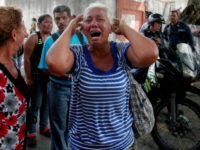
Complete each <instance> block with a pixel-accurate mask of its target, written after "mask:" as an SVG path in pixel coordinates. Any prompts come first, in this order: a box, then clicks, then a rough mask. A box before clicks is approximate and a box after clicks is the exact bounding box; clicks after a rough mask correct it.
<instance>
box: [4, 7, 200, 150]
mask: <svg viewBox="0 0 200 150" xmlns="http://www.w3.org/2000/svg"><path fill="white" fill-rule="evenodd" d="M179 13H180V12H179V11H178V10H173V11H171V13H170V23H169V24H167V25H166V26H165V28H164V30H163V31H162V24H163V23H164V22H165V20H164V19H163V17H162V15H160V14H157V13H149V12H148V13H147V18H148V19H147V22H146V23H145V24H144V25H143V26H142V27H141V29H140V32H137V31H135V30H134V29H132V28H130V27H129V26H128V25H127V24H126V23H125V22H124V21H123V20H118V19H116V20H114V21H111V19H110V18H109V17H108V16H109V15H108V9H107V7H106V6H104V5H103V4H100V3H93V4H91V5H90V6H89V7H88V8H87V9H86V10H85V11H84V13H83V16H74V15H72V14H71V10H70V7H68V6H65V5H59V6H56V7H55V8H54V10H53V16H51V15H49V14H41V15H40V16H39V17H38V18H32V25H31V29H30V32H29V33H27V31H26V29H25V26H24V22H23V15H22V11H21V10H20V9H18V8H15V7H10V6H1V7H0V17H1V18H4V19H1V21H0V78H1V79H0V87H1V89H0V90H1V91H0V92H1V93H0V94H1V99H0V128H1V129H2V130H0V131H1V133H0V149H17V148H18V149H24V148H25V146H26V145H27V146H28V147H36V146H37V142H39V141H37V134H38V132H37V128H36V124H37V122H38V119H39V121H40V122H39V123H38V124H39V134H41V135H43V136H46V137H49V138H51V149H52V150H61V149H63V150H66V149H68V147H70V149H91V148H93V149H101V148H104V149H118V148H120V149H134V148H135V138H134V131H133V130H132V127H131V124H132V122H133V120H134V118H133V117H132V115H131V114H130V111H129V105H128V100H129V97H128V94H127V93H128V92H129V88H130V87H129V84H128V77H127V74H126V73H125V70H124V66H123V64H121V63H120V60H121V59H126V63H127V64H128V65H129V66H130V67H137V68H139V69H138V71H143V72H147V70H148V66H149V65H150V64H152V63H153V62H154V61H155V60H156V59H157V57H158V49H159V50H160V53H159V56H160V57H162V56H161V55H162V52H161V51H162V50H164V49H165V48H166V47H163V46H165V45H164V40H167V41H168V42H169V46H170V47H171V48H172V49H175V47H176V45H177V44H178V43H188V44H189V45H190V46H191V47H192V50H193V51H195V45H194V39H193V35H195V36H199V34H200V32H199V31H196V32H194V33H192V32H191V30H190V28H189V27H188V26H187V25H186V24H185V23H182V22H180V21H179V18H178V17H179ZM24 15H25V14H24ZM12 16H14V17H13V18H12ZM6 18H7V19H6ZM12 19H15V20H12ZM53 21H55V24H56V26H57V31H56V32H55V33H52V28H53ZM80 24H81V26H80ZM80 27H81V30H80V31H78V30H77V28H78V29H80ZM36 29H37V30H36ZM111 32H114V33H116V34H119V35H121V34H122V35H124V36H125V37H126V38H127V39H128V41H129V42H126V43H125V42H118V43H116V42H113V41H112V42H111V41H109V40H108V37H109V34H110V33H111ZM118 52H119V53H120V54H119V55H118V54H117V53H118ZM13 58H14V60H15V61H13ZM22 58H23V60H22ZM20 68H22V69H21V71H23V72H24V73H23V75H24V79H23V77H22V76H21V73H20ZM141 68H142V69H141ZM144 78H145V76H144ZM141 80H144V79H141ZM72 83H73V84H72ZM8 103H11V104H12V105H13V106H12V107H11V106H10V105H8ZM113 103H114V105H113ZM69 106H70V107H69ZM69 108H70V109H69ZM115 110H116V111H115ZM38 115H39V116H38ZM68 119H69V120H68ZM68 124H69V126H68ZM13 135H14V136H13ZM26 136H27V138H25V137H26ZM8 138H10V139H11V141H10V142H8V140H6V139H8Z"/></svg>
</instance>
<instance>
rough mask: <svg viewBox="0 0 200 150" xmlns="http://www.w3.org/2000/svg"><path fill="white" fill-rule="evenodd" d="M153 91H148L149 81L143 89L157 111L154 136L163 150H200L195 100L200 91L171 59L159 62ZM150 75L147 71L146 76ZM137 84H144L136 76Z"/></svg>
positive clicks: (199, 120)
mask: <svg viewBox="0 0 200 150" xmlns="http://www.w3.org/2000/svg"><path fill="white" fill-rule="evenodd" d="M153 68H154V69H155V70H154V73H155V74H154V77H153V84H152V85H153V86H151V87H152V88H151V90H147V89H148V88H146V87H147V83H148V84H151V83H152V82H151V81H152V80H151V81H149V80H148V79H146V80H145V82H143V84H142V85H143V87H144V90H145V92H146V93H147V96H148V97H149V99H150V101H151V102H152V105H153V107H154V115H155V125H154V128H153V130H152V132H151V135H152V137H153V139H154V141H155V142H156V144H157V145H158V146H159V148H160V149H162V150H190V149H192V150H199V149H200V106H199V105H198V103H197V102H196V101H195V100H194V99H193V97H194V96H192V97H189V96H188V95H191V94H192V95H195V94H197V95H198V96H200V89H198V88H197V87H195V86H193V83H192V82H191V80H187V79H185V78H183V76H182V75H181V73H180V72H179V71H177V68H175V67H174V66H173V65H172V63H171V62H170V61H169V60H168V59H164V58H160V59H158V60H157V61H156V62H155V64H154V67H153ZM144 72H146V71H143V73H144ZM133 75H134V76H135V78H136V80H138V81H139V82H140V83H141V81H142V80H141V79H139V78H138V76H139V77H144V75H143V76H142V75H138V74H137V75H136V74H134V73H133Z"/></svg>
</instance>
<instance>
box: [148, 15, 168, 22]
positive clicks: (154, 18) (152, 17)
mask: <svg viewBox="0 0 200 150" xmlns="http://www.w3.org/2000/svg"><path fill="white" fill-rule="evenodd" d="M148 20H149V23H150V24H152V23H154V22H160V23H165V20H164V18H163V16H162V15H161V14H157V13H155V14H151V15H150V16H149V18H148Z"/></svg>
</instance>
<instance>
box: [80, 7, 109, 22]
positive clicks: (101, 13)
mask: <svg viewBox="0 0 200 150" xmlns="http://www.w3.org/2000/svg"><path fill="white" fill-rule="evenodd" d="M94 16H95V17H98V18H99V17H101V18H106V19H108V21H109V22H111V19H110V17H109V15H108V12H107V10H106V9H104V8H100V7H93V8H89V9H86V10H85V12H84V14H83V20H86V19H88V18H90V17H94Z"/></svg>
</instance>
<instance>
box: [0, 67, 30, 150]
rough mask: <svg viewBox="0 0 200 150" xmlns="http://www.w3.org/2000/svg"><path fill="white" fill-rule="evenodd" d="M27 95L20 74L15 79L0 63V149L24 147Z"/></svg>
mask: <svg viewBox="0 0 200 150" xmlns="http://www.w3.org/2000/svg"><path fill="white" fill-rule="evenodd" d="M18 72H19V71H18ZM28 97H29V91H28V87H27V86H26V84H25V82H24V80H23V78H22V76H21V74H20V73H19V75H18V77H17V79H15V78H13V76H12V75H11V74H10V72H9V71H8V70H7V69H6V67H5V66H4V65H2V64H0V150H11V149H12V150H22V149H24V147H25V144H24V141H25V133H26V109H27V101H26V99H27V98H28Z"/></svg>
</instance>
